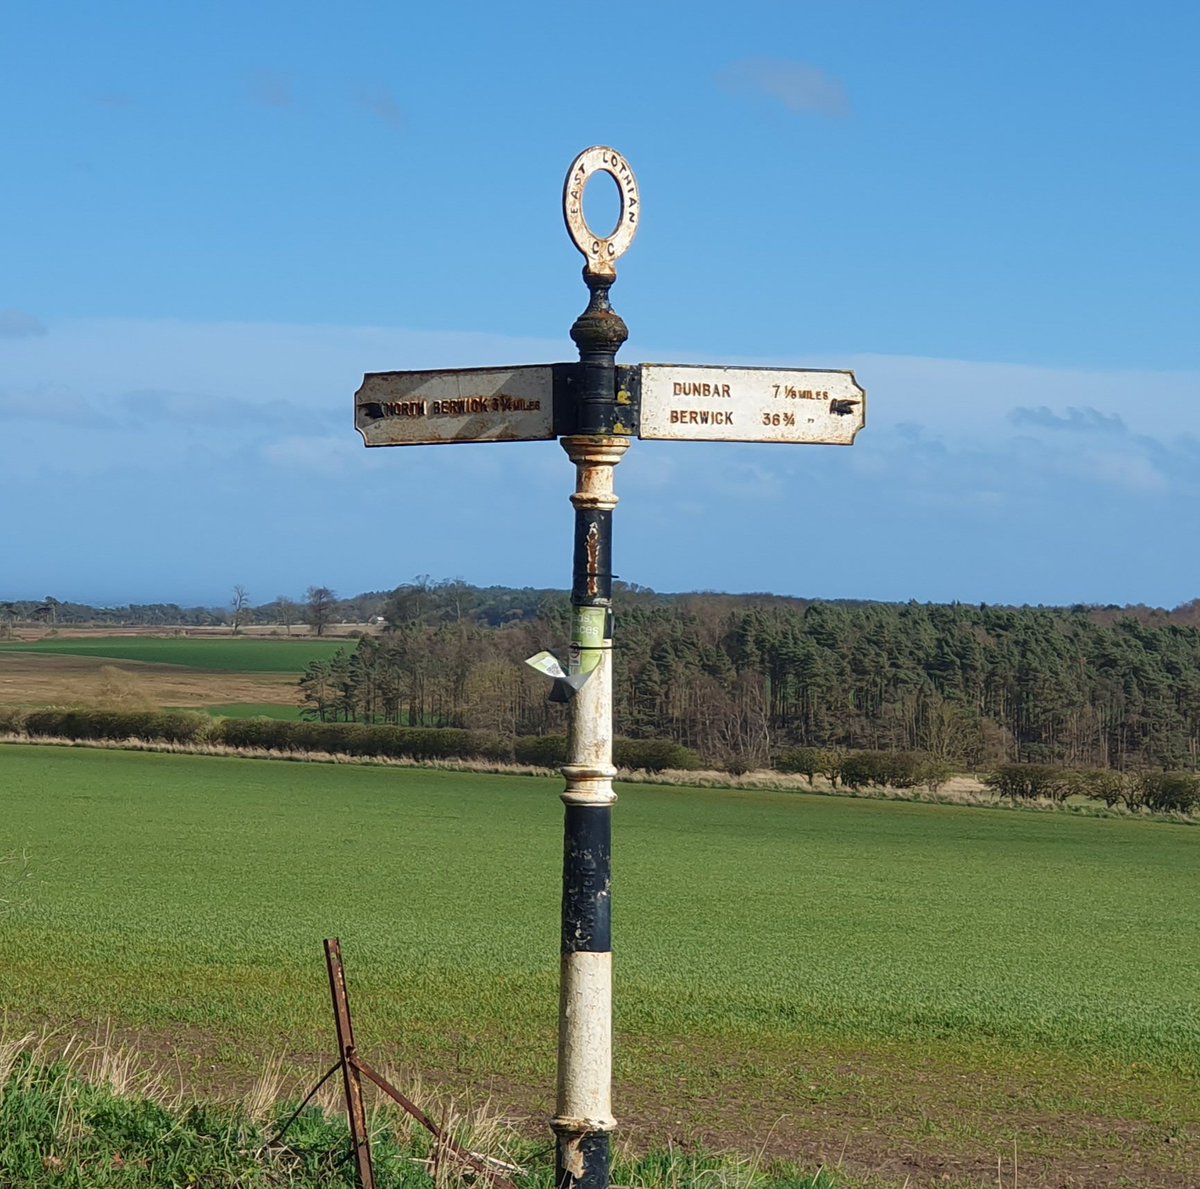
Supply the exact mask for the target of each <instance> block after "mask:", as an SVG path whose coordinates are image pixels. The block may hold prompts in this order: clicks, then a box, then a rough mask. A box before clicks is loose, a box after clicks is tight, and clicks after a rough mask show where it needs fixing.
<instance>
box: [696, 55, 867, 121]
mask: <svg viewBox="0 0 1200 1189" xmlns="http://www.w3.org/2000/svg"><path fill="white" fill-rule="evenodd" d="M717 82H718V83H719V84H720V85H721V86H722V87H724V88H725V89H726V90H727V91H744V92H749V93H751V94H758V95H763V96H766V98H768V99H773V100H774V101H775V102H777V103H782V104H783V106H784V107H786V108H787V109H788V111H794V112H812V113H813V114H815V115H820V116H833V117H839V116H845V115H848V114H849V112H850V101H849V99H848V98H847V96H846V89H845V87H843V86H842V84H841V83H840V82H839V81H838V80H837V79H835V78H833V77H831V76H830V75H828V74H826V73H825V72H824V71H823V70H820V69H818V68H817V67H816V66H809V65H808V64H807V63H804V62H793V61H788V60H787V59H783V58H741V59H739V60H738V61H736V62H732V63H730V65H728V66H726V67H725V68H724V69H723V70H722V71H720V73H718V75H717Z"/></svg>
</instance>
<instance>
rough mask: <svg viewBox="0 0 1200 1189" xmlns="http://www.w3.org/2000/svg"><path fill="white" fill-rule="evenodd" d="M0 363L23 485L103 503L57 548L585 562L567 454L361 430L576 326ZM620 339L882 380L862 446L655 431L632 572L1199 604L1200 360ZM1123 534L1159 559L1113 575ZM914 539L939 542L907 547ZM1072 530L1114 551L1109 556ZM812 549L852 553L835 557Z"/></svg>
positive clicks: (536, 576) (245, 571)
mask: <svg viewBox="0 0 1200 1189" xmlns="http://www.w3.org/2000/svg"><path fill="white" fill-rule="evenodd" d="M0 352H2V357H3V370H2V371H0V418H2V419H3V432H0V474H4V475H6V476H7V477H9V478H10V479H11V480H12V481H13V482H14V483H15V484H18V485H19V488H20V490H21V491H22V493H23V498H26V499H29V500H35V501H36V500H41V501H42V504H43V505H45V506H53V507H56V508H59V507H60V508H61V509H68V508H76V509H86V510H87V513H88V517H87V518H86V519H85V518H76V519H75V520H72V518H71V517H70V516H69V515H67V513H66V512H65V511H62V513H61V515H60V516H59V517H58V519H57V520H56V525H57V526H58V527H56V534H57V536H56V542H57V543H56V553H55V556H56V557H57V556H58V555H59V553H61V555H62V557H63V558H68V559H69V558H72V557H76V556H84V555H86V554H87V550H88V548H89V533H90V532H91V530H90V529H89V528H88V524H89V523H90V524H95V523H123V522H124V519H125V518H127V516H128V510H129V508H130V507H131V506H136V507H138V508H139V509H141V511H139V515H145V516H149V515H151V513H152V512H154V510H155V509H157V508H158V506H159V505H160V504H161V505H163V507H164V508H167V507H168V506H169V507H171V508H176V507H177V508H179V509H182V510H183V511H182V512H181V513H180V514H181V515H182V514H186V515H188V516H189V517H190V518H191V519H190V520H189V523H190V524H192V525H193V531H194V532H195V534H196V539H195V541H194V542H191V545H192V546H193V548H194V549H195V550H198V551H199V554H200V555H203V556H204V557H206V558H234V559H238V558H243V559H245V560H239V561H238V562H237V564H238V566H239V567H240V568H239V571H238V577H239V579H241V580H245V581H247V582H248V583H250V584H251V585H252V586H254V587H257V586H259V585H262V584H263V583H266V584H267V585H269V586H271V587H272V588H275V587H277V588H278V589H281V590H283V589H303V587H304V585H305V584H306V583H307V582H309V581H312V580H313V579H312V574H311V573H309V572H308V571H307V569H305V567H306V566H309V565H310V564H311V559H307V558H306V556H305V555H304V551H303V550H301V551H300V552H299V554H297V551H296V549H295V547H294V542H292V543H291V544H287V543H285V542H284V541H283V540H282V539H280V541H279V543H278V544H274V543H273V542H274V538H273V537H270V536H268V537H264V536H263V534H262V533H261V531H260V529H261V525H256V520H255V517H254V516H250V517H239V516H237V515H233V514H232V512H231V510H233V509H237V508H243V509H244V508H252V509H256V510H257V512H258V513H259V514H261V515H265V516H271V515H275V514H277V513H278V514H281V515H282V514H286V513H287V512H288V510H289V509H290V510H294V509H296V508H302V509H303V511H304V516H305V521H306V525H308V529H309V530H310V536H311V539H312V540H317V539H320V540H321V541H323V542H326V543H327V545H328V548H329V549H330V550H331V554H330V557H331V561H330V566H331V568H330V569H328V570H326V571H325V573H327V574H328V575H329V580H330V581H331V582H332V583H333V584H334V585H335V586H339V587H341V586H347V585H348V584H353V582H354V581H355V580H356V579H354V578H353V577H349V576H347V577H342V576H340V574H339V573H337V572H336V571H337V566H338V565H341V566H343V567H345V573H346V574H348V575H353V574H358V573H363V574H364V575H365V574H366V573H367V571H368V570H369V572H370V574H371V576H370V577H369V578H367V577H365V576H364V577H363V578H362V581H363V582H365V583H366V585H364V586H363V587H362V588H363V589H367V588H368V587H371V586H384V585H387V583H388V582H389V581H394V580H398V577H403V576H404V573H407V572H409V571H412V572H416V571H417V570H420V571H427V572H429V573H434V574H453V573H462V574H463V575H464V577H466V578H468V580H471V581H481V582H490V581H514V582H516V583H518V584H523V583H528V584H530V585H544V584H553V583H556V582H558V583H561V582H565V581H566V578H567V575H568V574H569V553H570V548H569V537H570V505H569V504H568V502H567V497H568V495H569V494H570V491H571V490H572V486H573V473H572V469H571V466H570V463H569V462H568V460H567V458H566V456H565V454H564V453H563V451H562V450H561V449H559V448H558V447H557V446H555V445H554V444H553V443H523V444H512V445H496V444H487V445H471V446H466V445H464V446H441V447H437V448H435V449H421V448H416V449H403V450H388V449H379V450H367V449H366V448H364V447H363V445H362V443H361V439H360V438H359V435H358V434H357V433H356V432H355V430H354V428H353V400H354V392H355V390H356V389H357V388H358V386H359V383H360V382H361V377H362V374H363V372H364V371H385V370H407V369H412V370H416V369H422V368H433V367H470V366H480V365H485V364H500V363H508V364H517V363H525V364H529V363H538V362H551V361H556V360H562V359H564V358H569V357H570V354H569V353H570V348H569V347H568V348H566V349H565V350H564V345H563V343H562V341H561V340H544V341H542V340H535V339H515V338H502V337H499V336H489V335H480V334H458V333H450V332H438V333H432V332H418V331H409V330H403V329H397V328H389V327H337V326H290V325H277V324H233V323H230V324H218V323H201V324H189V323H184V322H139V321H134V320H106V321H77V322H64V323H57V322H56V323H55V326H54V333H53V334H52V335H47V336H45V337H38V336H36V335H35V336H27V337H24V338H21V339H12V340H9V341H7V342H4V343H3V344H2V345H0ZM622 356H623V357H624V358H625V359H626V361H627V362H630V363H633V362H637V361H639V360H651V359H664V358H666V359H673V360H674V361H676V362H709V363H712V362H719V363H725V364H729V365H741V366H754V365H774V366H791V367H849V368H853V369H854V370H855V372H856V374H857V376H858V379H859V381H860V382H861V383H862V384H863V386H864V387H865V388H866V389H867V392H868V410H867V427H866V429H865V430H864V431H863V433H862V434H860V435H859V438H858V441H857V444H856V445H855V446H854V447H852V448H850V449H844V448H843V449H834V448H828V447H827V448H820V447H788V446H782V445H753V444H740V443H692V442H644V443H640V442H639V443H634V444H633V446H632V448H631V449H630V451H629V453H628V454H627V455H626V457H625V459H624V461H623V462H622V463H621V466H620V467H619V468H618V471H617V475H616V487H617V493H618V495H619V496H621V505H620V507H619V509H618V512H617V518H618V526H617V535H616V548H617V550H618V552H619V555H620V560H619V561H618V563H617V568H618V570H619V571H620V573H621V574H622V576H623V577H625V578H627V579H628V580H630V581H635V582H642V583H644V584H646V585H649V586H653V587H655V588H657V589H662V590H677V589H689V588H696V587H710V588H717V589H719V588H726V589H777V590H781V591H793V592H798V593H813V594H839V593H841V594H851V595H856V596H861V597H902V598H907V597H913V596H915V597H920V598H931V597H950V598H953V597H961V598H966V599H971V598H977V599H978V598H982V599H986V600H988V601H1002V600H1003V598H1005V597H1008V598H1017V599H1029V600H1031V601H1035V602H1036V601H1046V602H1051V601H1056V600H1060V599H1061V600H1064V601H1075V600H1084V601H1089V600H1091V601H1104V602H1107V601H1117V602H1119V601H1125V600H1126V599H1129V600H1132V601H1136V600H1137V599H1144V600H1146V601H1151V602H1163V603H1168V604H1170V603H1172V602H1181V601H1183V600H1184V599H1185V598H1186V597H1189V592H1190V593H1194V591H1193V590H1192V587H1191V585H1190V584H1192V578H1193V575H1192V573H1191V570H1190V569H1189V568H1188V567H1187V566H1186V565H1184V564H1183V562H1182V561H1181V560H1180V555H1179V553H1178V550H1176V549H1174V548H1173V545H1172V544H1171V536H1170V534H1171V533H1172V532H1175V533H1177V519H1174V518H1173V515H1172V513H1173V510H1174V509H1177V508H1179V507H1183V506H1186V505H1188V504H1190V503H1192V502H1194V501H1196V500H1200V373H1187V372H1176V373H1145V372H1124V373H1118V372H1087V371H1082V370H1070V369H1061V368H1060V369H1055V368H1039V367H1033V366H1023V367H1022V366H1015V365H1001V364H989V363H972V362H964V361H959V360H937V359H919V358H906V357H896V356H879V355H862V356H853V355H847V356H831V355H823V354H822V353H821V352H813V353H812V354H810V355H806V356H805V357H802V358H797V357H795V356H791V357H774V358H757V359H744V358H736V357H729V358H724V359H720V360H713V359H711V358H708V359H701V358H698V357H696V355H695V354H694V353H692V354H691V356H690V358H689V353H687V352H678V351H662V350H657V349H651V348H650V347H649V346H648V345H646V344H642V345H640V346H633V347H629V348H627V349H626V350H624V351H623V352H622ZM316 493H324V494H323V495H322V496H321V498H318V499H313V498H311V497H312V496H313V495H315V494H316ZM381 509H396V510H398V512H402V513H403V514H397V515H391V514H390V513H389V516H388V519H387V523H388V524H389V525H390V526H392V528H393V529H394V531H395V533H396V540H395V542H393V543H394V545H395V547H396V549H398V550H399V551H400V552H402V553H403V555H404V556H405V557H406V558H409V559H411V560H409V561H406V562H405V563H404V566H405V569H404V571H402V572H401V573H400V574H399V575H397V574H396V573H394V572H393V570H392V567H393V564H394V563H393V561H392V560H388V559H390V558H392V554H391V553H389V554H388V556H387V558H386V559H385V558H384V556H383V555H382V554H380V552H379V542H378V533H379V525H380V523H381V521H380V515H379V510H381ZM359 512H364V513H368V512H369V513H370V514H363V515H358V514H357V513H359ZM155 514H157V513H155ZM163 515H166V512H165V511H164V512H163ZM847 526H853V541H852V543H851V541H850V538H848V537H847V535H846V529H847ZM1122 526H1124V527H1122ZM24 531H25V530H24V529H22V528H21V527H20V525H19V524H18V523H17V522H11V523H9V524H8V525H6V529H5V530H4V534H5V535H4V536H0V556H4V557H5V558H6V559H17V560H16V561H15V562H13V563H12V564H10V565H9V573H10V578H11V580H12V581H14V582H16V581H18V580H23V579H22V575H23V574H24V575H26V576H27V578H28V581H29V583H30V584H31V588H37V589H38V590H40V588H41V587H42V586H44V585H45V581H44V577H43V576H44V575H45V574H46V573H47V571H46V566H47V565H49V564H50V562H51V560H52V559H51V558H50V555H49V553H48V552H47V551H46V548H45V546H44V543H42V544H39V541H38V539H36V538H35V537H33V536H32V535H29V534H27V536H28V540H25V541H24V544H22V541H21V539H20V534H21V533H22V532H24ZM1118 534H1123V535H1122V536H1121V541H1122V545H1121V548H1122V549H1124V550H1125V551H1126V552H1127V553H1129V554H1130V556H1132V557H1134V558H1135V561H1131V562H1129V564H1125V563H1124V562H1123V563H1122V564H1121V565H1120V566H1116V567H1114V566H1113V564H1112V562H1111V558H1110V557H1109V554H1108V552H1106V551H1107V550H1108V549H1109V548H1110V546H1111V543H1112V542H1113V541H1114V539H1116V536H1117V535H1118ZM144 540H145V537H144V535H143V534H133V535H127V538H126V537H122V538H121V539H120V540H119V541H116V543H115V544H114V545H113V546H112V549H111V551H110V552H111V557H110V559H109V560H110V564H111V566H112V568H113V573H114V574H119V575H125V577H123V578H122V579H121V581H125V582H128V583H130V584H131V585H130V588H129V592H128V595H127V596H126V597H128V598H141V597H143V594H144V592H143V590H142V586H144V585H145V584H146V583H149V582H150V581H151V579H153V582H154V589H155V590H158V591H160V592H162V593H167V592H168V591H166V590H164V583H166V581H167V580H166V579H165V578H163V577H162V575H163V574H167V575H168V576H169V577H170V581H171V582H178V583H181V584H182V585H181V586H179V587H178V588H175V587H169V592H170V593H171V594H172V597H177V598H179V599H183V600H185V601H186V600H188V599H192V598H196V597H200V596H201V595H202V594H203V591H204V589H205V588H204V587H203V586H198V585H196V583H199V582H202V581H207V578H205V575H206V574H208V573H209V570H210V569H211V567H209V568H208V569H206V568H205V567H204V566H200V565H199V564H197V565H195V566H192V563H191V562H189V561H188V560H187V558H186V557H184V556H183V555H182V554H181V556H180V558H178V559H174V560H170V561H166V560H164V559H163V558H162V557H160V556H158V555H153V556H151V554H149V553H147V554H146V555H145V557H141V556H140V555H139V553H138V551H139V550H143V549H144ZM902 540H908V541H910V542H912V541H916V542H918V547H917V548H915V549H910V550H909V551H908V552H905V551H904V550H900V549H899V548H898V546H897V542H899V541H902ZM1074 542H1090V545H1089V552H1088V558H1089V559H1091V560H1089V562H1088V564H1089V565H1090V566H1091V569H1081V568H1080V564H1079V557H1080V555H1081V553H1082V551H1083V547H1082V545H1081V546H1080V547H1079V548H1076V547H1075V545H1074V544H1073V543H1074ZM800 543H803V548H801V547H800ZM812 556H821V557H824V558H827V559H829V564H827V565H824V566H822V567H818V568H817V569H815V570H814V569H813V567H812V566H811V565H805V564H804V563H803V559H804V558H805V557H809V558H811V557H812ZM880 557H886V558H888V559H890V560H888V562H887V564H880V563H879V562H878V560H877V559H878V558H880ZM338 559H341V560H340V561H339V560H338ZM1106 559H1109V560H1107V561H1106ZM1135 562H1136V564H1135ZM55 564H58V563H55ZM164 565H166V566H167V567H168V569H167V570H164V569H163V566H164ZM189 566H190V567H191V568H189ZM258 566H261V567H262V576H260V575H259V574H258V573H257V572H255V568H256V567H258ZM138 567H140V569H139V568H138ZM60 569H61V571H62V573H63V574H64V575H65V574H67V573H68V571H69V569H70V566H69V565H68V563H67V561H63V562H62V563H61V566H60ZM385 571H386V572H385ZM193 573H194V574H195V575H196V577H192V576H191V575H192V574H193ZM139 574H140V575H142V577H141V578H137V579H136V580H135V575H139ZM156 574H157V575H159V576H158V577H157V578H155V577H154V575H156ZM113 581H117V579H115V578H114V579H113ZM47 589H48V587H47ZM2 593H4V592H0V594H2Z"/></svg>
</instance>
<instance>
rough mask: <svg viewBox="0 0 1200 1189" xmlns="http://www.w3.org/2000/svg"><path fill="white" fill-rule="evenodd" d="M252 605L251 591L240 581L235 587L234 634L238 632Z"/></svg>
mask: <svg viewBox="0 0 1200 1189" xmlns="http://www.w3.org/2000/svg"><path fill="white" fill-rule="evenodd" d="M249 607H250V592H249V591H247V590H246V588H245V587H244V586H243V585H242V584H241V583H240V582H239V583H237V584H235V586H234V588H233V634H234V635H235V636H236V635H237V634H238V628H240V627H241V626H242V620H243V619H244V618H245V617H246V612H247V610H248V609H249Z"/></svg>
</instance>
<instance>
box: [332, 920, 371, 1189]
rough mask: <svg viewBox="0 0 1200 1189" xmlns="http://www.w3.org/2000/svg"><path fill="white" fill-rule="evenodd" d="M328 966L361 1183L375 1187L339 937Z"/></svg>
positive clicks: (352, 1141)
mask: <svg viewBox="0 0 1200 1189" xmlns="http://www.w3.org/2000/svg"><path fill="white" fill-rule="evenodd" d="M325 965H326V967H327V968H328V970H329V993H330V995H331V996H332V997H333V1018H334V1022H335V1024H336V1026H337V1038H338V1056H339V1057H340V1058H341V1062H342V1082H343V1085H344V1086H345V1089H346V1118H347V1119H348V1120H349V1123H350V1142H351V1144H352V1145H353V1147H354V1160H355V1163H356V1164H357V1166H358V1183H359V1185H360V1186H361V1189H375V1171H374V1169H373V1168H372V1166H371V1141H370V1138H369V1136H368V1135H367V1112H366V1109H365V1108H364V1106H363V1096H362V1081H361V1079H360V1078H359V1076H358V1058H357V1056H356V1054H355V1051H354V1025H353V1024H352V1023H351V1022H350V1001H349V999H348V998H347V996H346V972H345V970H343V968H342V947H341V945H340V943H339V942H338V939H337V938H336V937H329V938H326V940H325Z"/></svg>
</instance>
